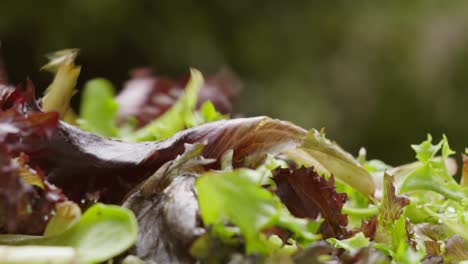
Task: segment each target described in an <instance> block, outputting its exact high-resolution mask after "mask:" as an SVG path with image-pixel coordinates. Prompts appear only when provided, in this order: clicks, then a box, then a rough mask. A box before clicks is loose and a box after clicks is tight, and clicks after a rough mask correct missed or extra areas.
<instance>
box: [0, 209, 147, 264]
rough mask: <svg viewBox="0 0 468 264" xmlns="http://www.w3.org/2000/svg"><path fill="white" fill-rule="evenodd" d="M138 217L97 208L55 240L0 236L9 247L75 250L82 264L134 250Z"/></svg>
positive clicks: (44, 237)
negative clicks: (27, 246)
mask: <svg viewBox="0 0 468 264" xmlns="http://www.w3.org/2000/svg"><path fill="white" fill-rule="evenodd" d="M137 228H138V226H137V222H136V219H135V216H134V215H133V214H132V213H131V212H130V211H129V210H127V209H124V208H121V207H118V206H112V205H103V204H95V205H93V206H92V207H90V208H89V209H88V210H87V211H86V212H85V213H84V214H83V216H82V217H81V218H80V220H79V221H77V222H76V224H74V225H73V226H72V227H70V228H69V229H67V230H66V231H64V232H62V233H60V234H57V235H51V236H43V237H26V238H20V239H18V238H13V237H11V236H2V235H0V243H2V244H7V245H37V246H60V247H63V246H64V247H71V248H73V249H74V250H76V258H77V260H78V262H79V263H96V262H102V261H105V260H108V259H110V258H112V257H115V256H117V255H118V254H120V253H122V252H123V251H125V250H126V249H128V248H129V247H130V246H132V245H133V244H134V243H135V241H136V237H137Z"/></svg>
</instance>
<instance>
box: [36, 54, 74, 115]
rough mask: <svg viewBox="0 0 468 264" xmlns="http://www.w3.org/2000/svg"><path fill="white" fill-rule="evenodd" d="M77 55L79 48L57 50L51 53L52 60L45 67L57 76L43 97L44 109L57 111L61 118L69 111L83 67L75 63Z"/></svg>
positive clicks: (50, 58)
mask: <svg viewBox="0 0 468 264" xmlns="http://www.w3.org/2000/svg"><path fill="white" fill-rule="evenodd" d="M77 55H78V50H77V49H70V50H62V51H58V52H55V53H53V54H51V55H49V60H50V62H49V63H48V64H47V65H45V66H44V67H43V69H46V70H49V71H51V72H53V73H55V78H54V80H53V82H52V83H51V84H50V85H49V87H48V88H47V90H46V92H45V95H44V97H43V98H42V109H43V110H44V111H46V112H49V111H57V112H58V113H59V114H60V118H63V117H65V114H66V113H67V112H68V108H69V104H70V99H71V97H72V96H73V94H74V89H75V85H76V81H77V79H78V76H79V75H80V71H81V67H79V66H75V64H74V61H75V58H76V56H77Z"/></svg>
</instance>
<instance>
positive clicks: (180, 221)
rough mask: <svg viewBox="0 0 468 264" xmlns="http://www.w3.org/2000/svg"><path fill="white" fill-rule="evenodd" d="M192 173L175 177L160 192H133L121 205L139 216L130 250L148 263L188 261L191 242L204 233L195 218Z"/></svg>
mask: <svg viewBox="0 0 468 264" xmlns="http://www.w3.org/2000/svg"><path fill="white" fill-rule="evenodd" d="M194 182H195V177H194V176H193V175H190V174H183V175H179V177H176V178H175V179H174V180H173V181H172V182H171V183H170V184H169V186H167V188H165V189H164V191H163V192H155V193H154V194H153V195H151V196H148V195H143V194H142V193H140V192H139V191H137V192H134V193H133V194H132V195H131V196H130V197H129V198H128V199H126V201H125V202H124V204H123V206H125V207H127V208H129V209H130V210H132V211H133V212H134V213H135V215H136V217H137V219H138V227H139V232H138V238H137V241H136V245H135V249H134V251H133V252H132V253H133V254H135V255H136V256H138V257H140V258H141V259H143V260H144V261H148V262H150V263H187V262H192V261H193V258H192V256H191V255H190V254H189V249H190V246H191V243H192V242H193V241H195V239H197V238H198V237H199V236H201V235H202V234H204V233H205V230H204V228H202V227H201V225H200V221H199V220H198V217H197V215H198V203H197V199H196V194H195V189H194V186H193V184H194Z"/></svg>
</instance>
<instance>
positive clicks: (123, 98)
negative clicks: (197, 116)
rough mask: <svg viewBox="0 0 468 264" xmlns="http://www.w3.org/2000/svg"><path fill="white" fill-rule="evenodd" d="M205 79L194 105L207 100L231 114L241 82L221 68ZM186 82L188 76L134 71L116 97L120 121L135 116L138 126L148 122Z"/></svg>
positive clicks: (161, 111) (222, 111) (162, 111)
mask: <svg viewBox="0 0 468 264" xmlns="http://www.w3.org/2000/svg"><path fill="white" fill-rule="evenodd" d="M205 79H206V80H205V83H204V85H203V86H202V87H201V89H200V92H199V95H198V103H197V106H198V107H200V106H201V104H202V103H203V102H205V101H207V100H210V101H211V102H212V103H213V105H214V106H215V108H216V109H217V110H218V111H219V112H221V113H223V114H228V113H232V111H233V104H234V102H235V101H236V99H237V98H238V94H239V90H240V82H239V81H238V79H237V78H236V77H235V75H234V74H233V73H231V72H230V71H228V70H221V71H220V72H218V73H217V74H215V75H213V76H207V77H206V78H205ZM187 82H188V76H185V77H184V78H182V79H181V80H171V79H168V78H165V77H158V76H154V75H152V74H151V70H149V69H137V70H134V71H133V72H132V79H131V80H129V81H127V83H126V84H125V85H124V88H123V90H122V91H121V92H120V93H119V95H118V96H117V98H116V100H117V102H118V104H119V111H118V119H119V122H120V123H122V122H125V121H126V120H128V118H130V117H134V118H136V119H137V121H138V124H137V125H138V127H141V126H144V125H146V124H148V123H149V122H151V121H152V120H154V119H155V118H157V117H159V116H161V115H162V114H164V113H165V112H166V111H167V110H169V108H170V107H171V106H172V105H173V104H174V103H175V102H176V101H177V99H178V98H179V96H180V95H181V94H182V92H183V90H184V87H185V86H186V84H187Z"/></svg>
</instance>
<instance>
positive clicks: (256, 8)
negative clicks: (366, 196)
mask: <svg viewBox="0 0 468 264" xmlns="http://www.w3.org/2000/svg"><path fill="white" fill-rule="evenodd" d="M0 40H1V41H2V42H3V47H2V49H3V53H4V57H5V61H6V64H7V67H8V72H9V75H10V79H11V81H12V82H13V83H19V82H21V81H23V80H24V79H25V78H26V77H27V76H29V77H30V78H32V79H33V80H34V82H35V83H36V84H37V86H39V87H42V88H43V87H45V86H46V85H47V83H48V82H49V81H50V76H49V75H48V74H46V73H41V72H39V71H38V69H39V68H40V66H41V65H43V64H44V63H45V62H46V60H45V58H44V54H46V53H48V52H51V51H54V50H58V49H63V48H73V47H77V48H81V56H80V58H79V63H80V64H81V65H83V70H82V75H81V77H80V85H82V84H83V82H84V81H85V80H87V79H89V78H92V77H97V76H100V77H106V78H108V79H110V80H111V81H112V82H113V83H114V84H115V85H116V86H117V87H120V86H121V84H122V83H123V81H125V80H126V79H127V78H128V70H129V69H131V68H133V67H137V66H146V65H148V66H152V67H153V68H154V69H155V71H156V73H158V74H164V75H169V76H172V77H177V76H180V75H181V74H182V73H185V72H187V69H188V67H196V68H199V69H200V70H202V71H203V72H205V73H214V72H216V71H217V70H218V69H219V68H220V67H222V66H224V65H227V66H229V67H230V68H232V69H233V70H234V71H235V72H236V73H237V74H238V75H239V76H240V78H241V79H242V80H243V82H244V90H243V93H242V97H241V99H240V102H239V104H238V112H242V113H245V114H246V115H248V116H253V115H269V116H272V117H276V118H281V119H286V120H290V121H293V122H295V123H297V124H299V125H301V126H303V127H305V128H312V127H315V128H321V127H326V129H327V134H328V136H329V137H330V138H333V139H335V140H336V141H337V142H339V143H340V144H341V145H342V146H343V147H344V148H345V149H347V150H349V151H350V152H352V153H353V154H357V151H358V149H359V148H360V147H361V146H365V147H366V148H367V150H368V156H369V157H373V158H380V159H384V160H385V161H387V162H388V163H390V164H392V165H397V164H398V163H401V162H405V161H408V160H412V158H413V157H414V153H413V152H412V150H411V149H410V148H409V145H410V144H411V143H419V142H421V141H422V140H423V139H424V138H425V137H426V133H432V134H433V135H434V137H435V139H437V140H438V139H439V138H440V136H441V135H442V133H446V134H447V136H448V138H449V140H450V142H451V145H452V147H453V148H454V149H455V150H457V151H462V150H463V149H464V147H465V146H467V145H468V144H467V140H468V122H466V115H465V112H466V107H465V104H464V103H466V102H467V99H468V89H467V88H466V86H467V84H466V83H467V81H468V1H462V0H459V1H455V0H453V1H433V0H425V1H422V0H413V1H407V0H395V1H349V0H348V1H247V0H237V1H222V0H205V1H189V0H172V1H149V0H142V1H117V0H99V1H97V0H80V1H78V0H62V1H45V0H44V1H22V0H14V1H10V0H1V1H0ZM76 99H77V98H75V100H76Z"/></svg>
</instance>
